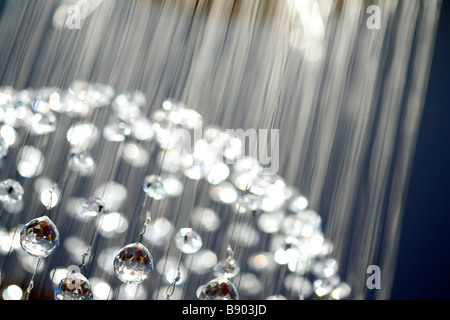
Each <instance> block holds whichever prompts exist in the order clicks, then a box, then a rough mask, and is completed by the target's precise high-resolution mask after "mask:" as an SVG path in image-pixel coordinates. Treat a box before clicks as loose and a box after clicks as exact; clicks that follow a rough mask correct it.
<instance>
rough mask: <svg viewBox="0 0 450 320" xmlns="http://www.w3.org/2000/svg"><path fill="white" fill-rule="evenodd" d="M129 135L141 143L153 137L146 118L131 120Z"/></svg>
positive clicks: (149, 123)
mask: <svg viewBox="0 0 450 320" xmlns="http://www.w3.org/2000/svg"><path fill="white" fill-rule="evenodd" d="M131 133H132V135H133V137H135V138H136V139H138V140H141V141H148V140H151V139H153V137H154V136H155V132H154V131H153V128H152V124H151V122H150V121H149V120H147V119H146V118H137V119H133V121H131Z"/></svg>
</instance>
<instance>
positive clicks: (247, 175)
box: [0, 0, 439, 300]
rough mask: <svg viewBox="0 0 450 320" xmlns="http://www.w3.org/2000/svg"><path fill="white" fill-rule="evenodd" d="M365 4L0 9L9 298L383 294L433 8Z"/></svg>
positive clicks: (3, 254)
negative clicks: (374, 277) (379, 282)
mask: <svg viewBox="0 0 450 320" xmlns="http://www.w3.org/2000/svg"><path fill="white" fill-rule="evenodd" d="M376 7H377V8H378V9H380V12H379V14H380V16H381V28H375V27H376V26H377V24H372V25H373V26H375V27H374V28H371V27H370V26H371V24H370V23H369V22H367V23H366V21H367V19H369V18H370V17H371V15H370V14H368V10H367V6H366V2H364V1H351V0H345V1H337V2H335V1H326V0H323V1H322V0H303V1H298V0H286V1H269V0H266V1H264V0H255V1H238V0H236V1H229V0H216V1H209V0H204V1H194V0H187V1H186V0H183V1H181V0H180V1H150V0H140V1H122V0H103V1H101V0H96V1H61V2H60V1H25V0H21V1H6V3H5V4H4V6H3V9H2V14H1V15H2V16H1V19H0V30H6V31H7V32H1V33H0V38H1V39H2V43H3V46H2V48H1V49H0V157H1V160H0V161H1V162H0V201H1V204H2V211H1V214H0V275H1V277H0V279H1V283H0V298H2V299H5V300H7V299H11V300H16V299H42V300H45V299H47V300H51V299H55V300H115V299H117V300H127V299H133V300H157V299H167V300H169V299H171V300H182V299H200V300H216V299H219V300H238V299H244V300H246V299H249V300H250V299H277V300H285V299H289V300H291V299H293V300H298V299H300V300H304V299H335V300H341V299H365V298H388V297H389V293H390V287H391V285H392V280H393V269H394V267H395V259H396V254H397V245H398V231H399V221H400V220H401V214H402V204H403V198H404V189H405V183H406V181H407V177H408V173H409V169H410V164H411V155H412V154H413V151H414V145H415V137H416V135H417V128H418V122H419V119H420V111H421V108H422V104H423V98H424V92H425V88H426V83H427V76H428V71H429V66H430V63H429V61H430V57H431V54H432V45H433V37H434V33H435V29H436V16H437V14H438V9H439V3H438V2H437V1H426V2H425V1H410V2H408V4H407V5H406V3H405V2H402V1H379V2H378V3H377V4H376ZM374 10H375V9H374ZM371 19H374V17H372V18H371ZM29 21H34V22H33V28H29V25H30V23H31V22H29ZM10 35H16V38H15V39H12V38H11V36H10ZM30 39H31V40H30ZM373 265H376V266H379V267H380V268H381V269H382V270H383V287H382V288H381V289H380V290H377V291H376V292H375V291H371V290H370V288H368V287H367V286H366V280H367V277H368V274H367V268H368V267H369V266H373Z"/></svg>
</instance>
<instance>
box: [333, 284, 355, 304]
mask: <svg viewBox="0 0 450 320" xmlns="http://www.w3.org/2000/svg"><path fill="white" fill-rule="evenodd" d="M351 292H352V289H351V288H350V286H349V285H348V284H347V283H345V282H341V283H340V284H338V285H337V286H336V288H334V290H333V291H331V297H332V298H333V299H335V300H342V299H345V298H347V297H348V296H349V295H350V293H351Z"/></svg>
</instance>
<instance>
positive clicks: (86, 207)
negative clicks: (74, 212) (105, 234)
mask: <svg viewBox="0 0 450 320" xmlns="http://www.w3.org/2000/svg"><path fill="white" fill-rule="evenodd" d="M104 209H105V202H104V201H103V200H102V199H100V198H98V197H91V198H89V199H86V200H84V201H82V202H81V204H80V206H79V207H78V214H79V215H80V216H82V217H83V218H87V217H96V216H97V215H98V214H99V213H101V212H102V211H104Z"/></svg>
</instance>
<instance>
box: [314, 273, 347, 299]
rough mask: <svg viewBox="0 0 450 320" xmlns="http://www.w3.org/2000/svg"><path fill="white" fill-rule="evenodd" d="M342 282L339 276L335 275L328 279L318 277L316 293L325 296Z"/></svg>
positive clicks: (315, 287)
mask: <svg viewBox="0 0 450 320" xmlns="http://www.w3.org/2000/svg"><path fill="white" fill-rule="evenodd" d="M340 282H341V281H340V278H339V276H334V277H331V278H327V279H317V280H316V281H314V290H315V293H316V295H318V296H319V297H323V296H325V295H327V294H329V293H330V292H331V291H333V290H334V288H335V287H336V286H337V285H339V283H340Z"/></svg>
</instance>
